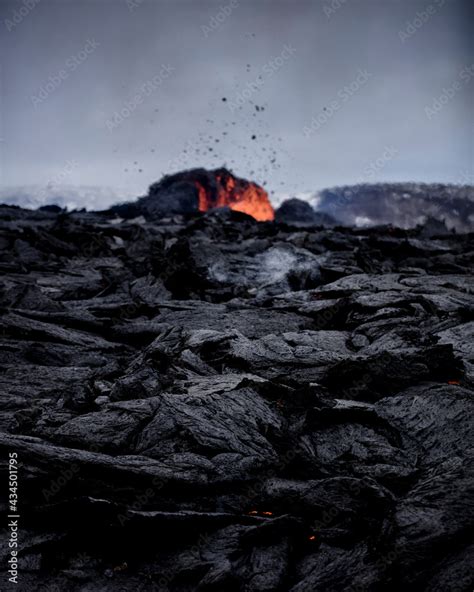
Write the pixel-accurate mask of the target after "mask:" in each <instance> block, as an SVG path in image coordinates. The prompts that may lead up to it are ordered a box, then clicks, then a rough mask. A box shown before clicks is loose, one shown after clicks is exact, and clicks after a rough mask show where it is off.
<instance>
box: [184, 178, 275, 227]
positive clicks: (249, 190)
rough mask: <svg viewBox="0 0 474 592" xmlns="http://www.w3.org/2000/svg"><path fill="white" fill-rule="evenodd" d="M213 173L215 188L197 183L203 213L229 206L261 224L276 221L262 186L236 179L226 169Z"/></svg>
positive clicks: (200, 208) (200, 207)
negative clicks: (266, 221)
mask: <svg viewBox="0 0 474 592" xmlns="http://www.w3.org/2000/svg"><path fill="white" fill-rule="evenodd" d="M212 173H213V174H214V177H215V186H213V187H205V186H204V184H203V183H202V182H201V181H198V180H196V181H195V184H196V187H197V188H198V192H199V210H200V211H201V212H205V211H207V210H209V209H210V208H220V207H224V206H228V207H229V208H230V209H231V210H235V211H237V212H243V213H244V214H248V215H249V216H252V217H253V218H255V220H259V221H261V222H263V221H265V220H273V219H274V217H275V213H274V211H273V208H272V205H271V203H270V200H269V199H268V194H267V192H266V191H265V189H263V188H262V187H260V185H257V184H256V183H252V182H251V181H246V180H245V179H239V178H238V177H234V175H232V173H230V172H229V171H228V170H226V169H218V170H216V171H211V174H212ZM213 185H214V184H213Z"/></svg>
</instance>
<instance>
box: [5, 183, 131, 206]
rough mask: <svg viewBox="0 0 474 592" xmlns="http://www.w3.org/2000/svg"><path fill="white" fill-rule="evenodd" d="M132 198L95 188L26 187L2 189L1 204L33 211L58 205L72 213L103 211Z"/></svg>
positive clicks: (87, 186) (69, 186) (125, 194)
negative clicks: (78, 211) (78, 210)
mask: <svg viewBox="0 0 474 592" xmlns="http://www.w3.org/2000/svg"><path fill="white" fill-rule="evenodd" d="M130 197H131V195H130V192H126V191H125V190H120V189H113V188H110V187H101V186H95V185H23V186H16V187H3V188H0V203H5V204H8V205H15V206H21V207H22V208H29V209H36V208H40V207H41V206H45V205H51V204H54V205H58V206H60V207H62V208H67V209H68V210H74V209H81V208H86V209H87V210H100V209H104V208H105V207H109V206H111V205H113V204H115V203H117V202H120V201H123V200H124V199H130Z"/></svg>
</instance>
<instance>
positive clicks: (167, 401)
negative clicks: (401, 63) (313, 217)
mask: <svg viewBox="0 0 474 592" xmlns="http://www.w3.org/2000/svg"><path fill="white" fill-rule="evenodd" d="M172 185H173V184H172ZM162 189H163V188H162ZM162 189H160V195H167V194H166V191H167V190H166V191H165V190H163V191H162ZM170 191H171V190H170ZM173 191H174V189H173ZM185 194H186V190H183V195H185ZM189 195H191V193H189ZM193 195H194V194H193ZM168 197H169V199H170V200H173V199H174V198H173V197H172V195H171V193H170V194H169V195H168ZM183 199H184V198H183ZM165 201H166V200H165ZM178 201H179V200H178ZM191 201H192V200H190V202H189V203H191ZM184 202H185V207H187V206H186V203H188V202H186V199H184ZM139 203H143V202H139ZM145 203H146V202H145ZM163 203H164V202H163ZM174 203H176V202H174ZM188 205H189V204H188ZM297 205H298V204H297ZM132 206H133V207H137V206H136V204H135V205H134V204H131V205H130V204H128V205H126V206H120V207H124V208H125V210H123V211H122V214H123V215H120V217H121V218H123V219H122V220H117V218H116V217H115V218H111V215H113V212H110V211H109V212H104V213H100V212H95V213H94V212H89V213H87V212H83V211H82V212H70V213H67V212H64V211H61V212H58V211H56V210H51V209H48V210H44V209H42V210H38V211H29V210H23V209H21V208H17V207H8V206H1V207H0V244H1V246H2V249H1V252H0V270H1V271H2V282H1V289H0V313H1V316H0V335H1V340H0V357H1V364H0V366H1V373H0V386H1V389H0V449H1V454H0V459H1V460H0V463H1V467H2V474H3V476H2V479H3V483H4V484H6V483H7V476H6V470H7V463H8V453H9V452H13V451H14V452H17V454H18V458H19V463H20V465H19V471H18V479H19V494H20V505H19V509H20V513H21V521H20V529H19V533H18V541H19V556H20V564H19V565H20V579H19V584H18V585H17V586H16V587H11V588H8V587H6V588H5V586H4V583H5V582H7V583H8V577H7V571H6V570H7V559H8V531H7V530H6V529H4V530H3V531H2V533H0V539H1V543H0V550H1V552H2V564H1V567H0V578H2V580H1V581H2V584H0V587H1V588H2V590H3V589H5V590H8V591H10V589H11V590H19V591H20V592H30V591H31V592H41V591H45V590H50V591H52V590H54V591H55V592H56V591H58V592H59V591H61V592H62V591H63V590H64V591H65V592H66V591H70V590H72V591H75V592H79V591H81V592H85V591H86V590H87V591H91V592H92V591H94V592H95V591H99V590H100V591H105V592H109V591H110V592H112V591H116V590H127V591H130V592H132V591H133V592H135V591H136V590H150V591H156V592H161V591H163V592H165V591H172V592H190V591H194V590H196V591H215V592H217V591H219V592H220V591H221V590H229V591H234V592H240V591H243V590H246V591H253V592H275V591H286V590H288V591H290V592H306V591H309V590H311V591H313V590H324V591H325V592H327V591H332V592H340V591H342V590H347V591H350V592H355V591H362V590H363V591H364V592H365V591H368V592H376V591H379V590H389V591H393V592H395V591H398V590H407V591H409V592H415V591H416V592H418V591H422V590H426V591H429V592H437V591H439V592H441V591H442V592H445V591H446V590H454V589H455V590H457V591H459V592H471V590H472V586H473V584H474V581H473V579H472V571H470V570H469V568H470V561H469V560H470V555H471V554H472V542H471V541H472V536H471V535H472V528H473V525H474V524H473V523H474V506H473V502H472V500H473V482H474V479H473V473H474V472H473V467H472V461H471V451H472V445H473V438H472V416H473V399H472V395H473V380H474V348H473V347H472V345H471V343H472V337H473V334H474V298H473V295H472V265H473V262H474V244H473V235H471V234H456V233H454V234H453V233H451V232H446V231H445V230H443V227H442V226H441V225H439V224H438V223H436V224H435V223H430V224H429V225H428V226H426V227H425V226H420V227H418V228H413V229H409V230H403V229H399V228H394V227H391V226H378V227H374V228H363V229H354V228H343V227H333V228H324V227H318V226H315V225H312V226H304V225H301V224H299V221H296V222H295V221H294V220H293V221H289V220H285V222H279V221H278V220H279V219H281V218H280V216H279V215H277V222H265V223H258V222H256V221H255V220H254V219H253V218H252V217H250V216H248V215H246V214H245V213H242V212H237V211H232V210H230V209H219V210H209V211H208V212H206V213H205V214H198V215H195V214H192V213H189V212H188V214H186V216H183V215H176V216H174V215H170V214H173V212H164V213H165V215H164V217H162V216H161V214H160V215H159V216H158V215H157V216H155V214H154V213H153V211H152V210H150V212H151V214H150V215H147V216H145V215H144V214H143V212H144V210H143V209H135V210H133V208H132ZM140 207H141V206H140ZM150 207H151V206H150ZM127 208H129V209H128V210H127ZM304 209H305V210H307V208H306V207H305V208H304ZM115 212H116V213H119V212H120V210H119V209H116V210H115ZM127 212H128V213H127ZM174 213H177V211H176V210H175V211H174ZM137 214H138V215H137ZM3 491H6V488H4V489H3ZM4 500H5V497H3V498H2V502H3V503H4V509H6V506H5V501H4ZM12 586H13V585H12Z"/></svg>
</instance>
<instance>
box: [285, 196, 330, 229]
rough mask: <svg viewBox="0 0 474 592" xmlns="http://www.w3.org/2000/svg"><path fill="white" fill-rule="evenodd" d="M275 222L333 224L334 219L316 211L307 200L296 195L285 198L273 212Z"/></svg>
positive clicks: (316, 224)
mask: <svg viewBox="0 0 474 592" xmlns="http://www.w3.org/2000/svg"><path fill="white" fill-rule="evenodd" d="M275 220H276V221H277V222H286V223H287V224H303V225H313V226H328V227H331V226H335V225H336V224H337V222H336V220H335V219H334V218H333V217H332V216H329V214H324V213H321V212H316V211H315V210H314V209H313V208H312V207H311V206H310V204H309V203H308V202H306V201H303V200H302V199H298V198H296V197H294V198H292V199H287V200H285V201H284V202H283V203H282V204H281V206H280V207H279V208H278V209H277V210H276V212H275Z"/></svg>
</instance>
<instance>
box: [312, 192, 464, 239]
mask: <svg viewBox="0 0 474 592" xmlns="http://www.w3.org/2000/svg"><path fill="white" fill-rule="evenodd" d="M319 197H320V201H319V204H318V208H317V209H318V211H320V212H324V213H326V214H330V215H331V216H333V217H334V218H335V219H336V220H338V221H339V222H340V223H342V224H345V225H349V226H351V225H354V224H361V225H371V226H374V225H377V224H392V225H393V226H398V227H401V228H413V227H415V226H416V225H417V224H425V223H427V222H428V226H432V225H433V221H434V220H436V221H437V222H438V223H441V224H444V225H445V226H446V227H447V228H448V229H449V230H452V229H454V230H456V231H457V232H471V231H472V230H473V228H474V187H473V186H472V185H447V184H442V183H431V184H428V183H376V184H370V183H361V184H360V185H352V186H344V187H334V188H332V189H324V190H323V191H321V193H320V196H319Z"/></svg>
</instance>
